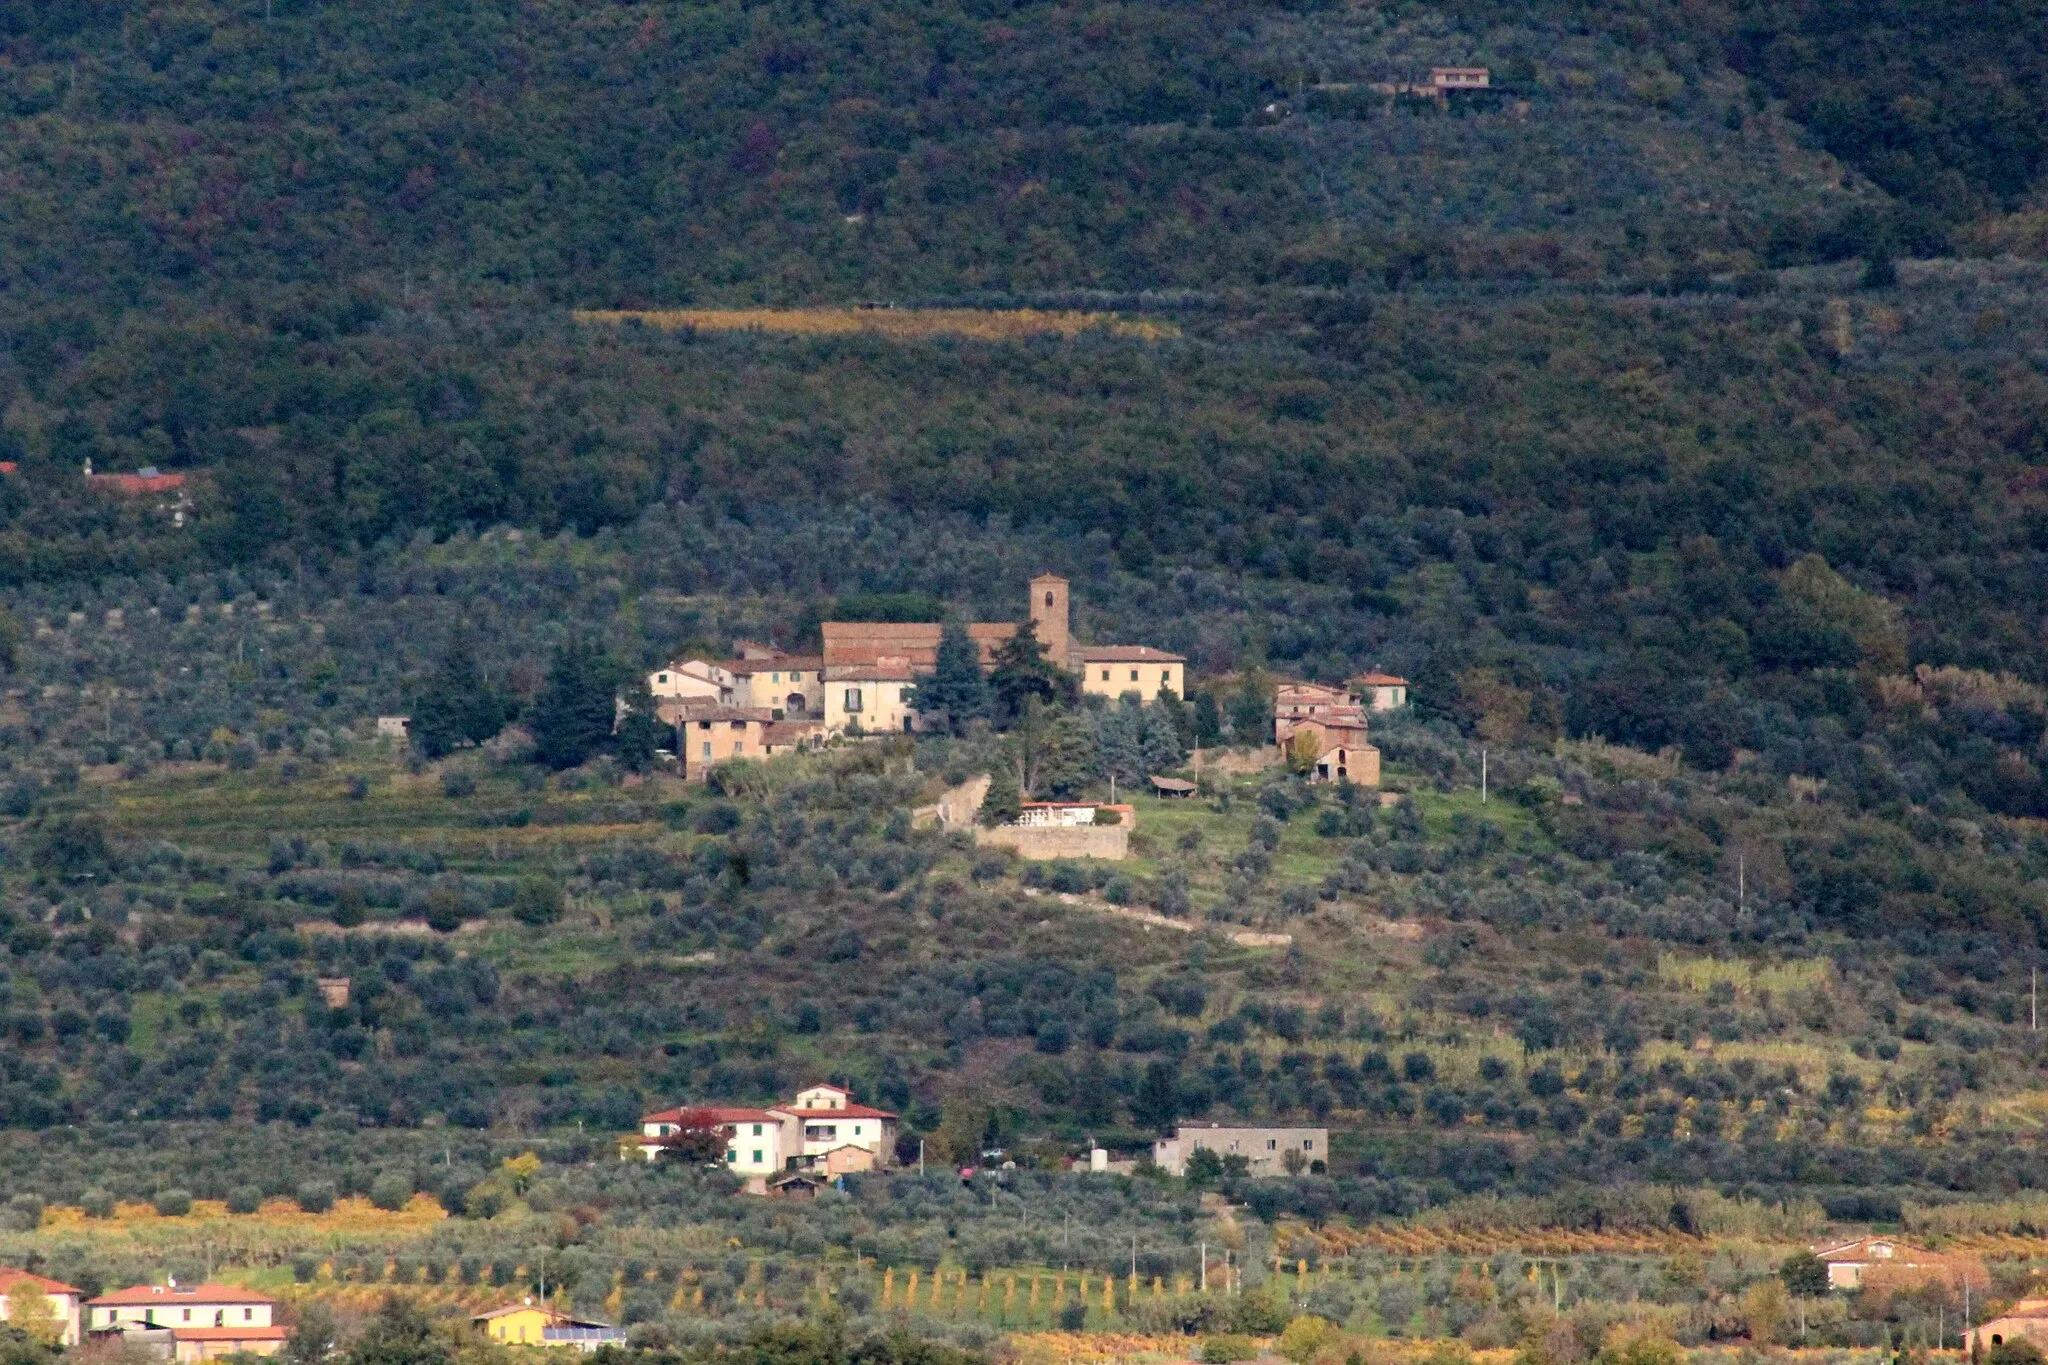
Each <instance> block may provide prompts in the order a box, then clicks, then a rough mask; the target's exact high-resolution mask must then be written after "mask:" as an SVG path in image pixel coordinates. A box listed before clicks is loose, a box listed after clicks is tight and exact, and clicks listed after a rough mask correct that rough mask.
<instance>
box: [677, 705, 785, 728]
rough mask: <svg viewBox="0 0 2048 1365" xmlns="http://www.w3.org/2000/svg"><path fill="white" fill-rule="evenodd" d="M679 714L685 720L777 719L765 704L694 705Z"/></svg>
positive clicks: (763, 720) (766, 720)
mask: <svg viewBox="0 0 2048 1365" xmlns="http://www.w3.org/2000/svg"><path fill="white" fill-rule="evenodd" d="M678 714H679V716H680V718H681V719H683V720H685V721H714V720H749V721H759V722H761V723H762V724H764V725H765V724H766V723H767V722H769V721H771V720H774V719H775V713H774V712H772V711H770V710H769V709H768V708H767V707H765V706H692V707H686V708H683V709H682V710H681V711H680V712H679V713H678Z"/></svg>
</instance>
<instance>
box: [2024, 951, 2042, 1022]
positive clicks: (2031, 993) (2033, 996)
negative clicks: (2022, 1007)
mask: <svg viewBox="0 0 2048 1365" xmlns="http://www.w3.org/2000/svg"><path fill="white" fill-rule="evenodd" d="M2027 1031H2028V1032H2029V1033H2039V1032H2040V1031H2041V969H2040V968H2039V967H2035V968H2034V969H2032V970H2031V971H2029V972H2028V973H2027Z"/></svg>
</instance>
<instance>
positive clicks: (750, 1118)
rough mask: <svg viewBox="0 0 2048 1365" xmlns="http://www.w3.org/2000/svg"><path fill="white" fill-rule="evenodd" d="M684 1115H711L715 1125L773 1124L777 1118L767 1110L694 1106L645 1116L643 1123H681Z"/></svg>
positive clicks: (712, 1105)
mask: <svg viewBox="0 0 2048 1365" xmlns="http://www.w3.org/2000/svg"><path fill="white" fill-rule="evenodd" d="M684 1114H709V1115H710V1116H711V1121H712V1122H714V1123H773V1122H775V1116H774V1115H773V1114H770V1113H769V1112H768V1111H767V1110H765V1109H727V1108H723V1107H721V1106H719V1105H715V1104H701V1105H700V1104H692V1105H685V1106H681V1107H678V1108H675V1109H663V1110H661V1111H660V1112H659V1113H654V1114H643V1115H642V1116H641V1118H640V1122H642V1123H680V1122H682V1118H683V1115H684Z"/></svg>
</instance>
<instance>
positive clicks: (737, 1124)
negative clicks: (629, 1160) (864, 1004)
mask: <svg viewBox="0 0 2048 1365" xmlns="http://www.w3.org/2000/svg"><path fill="white" fill-rule="evenodd" d="M706 1116H708V1118H709V1120H710V1122H711V1123H713V1124H714V1125H715V1126H716V1127H717V1128H718V1130H719V1131H720V1132H721V1133H722V1134H723V1135H724V1136H725V1139H726V1148H725V1164H726V1167H727V1169H729V1170H731V1171H732V1172H733V1174H735V1175H738V1176H741V1177H743V1178H745V1179H746V1181H747V1187H748V1189H749V1190H750V1191H752V1192H754V1193H763V1192H765V1191H766V1189H767V1179H768V1177H770V1176H775V1175H780V1174H782V1173H784V1172H786V1171H819V1172H823V1173H825V1174H827V1175H843V1174H845V1173H847V1172H849V1171H869V1170H875V1169H878V1168H880V1167H884V1166H893V1165H895V1164H896V1134H897V1125H898V1119H897V1116H896V1115H894V1114H892V1113H890V1112H889V1111H888V1110H886V1109H873V1108H870V1107H868V1106H867V1105H864V1104H859V1103H856V1102H855V1100H854V1098H853V1094H852V1092H851V1091H849V1090H847V1089H845V1088H844V1087H842V1086H837V1085H814V1086H810V1087H808V1088H807V1089H804V1090H800V1091H798V1092H797V1094H796V1097H795V1098H794V1099H793V1100H791V1101H790V1102H789V1103H788V1104H786V1105H773V1106H770V1107H768V1108H766V1109H747V1108H734V1107H728V1106H720V1105H682V1106H678V1107H677V1108H674V1109H663V1110H659V1111H657V1112H655V1113H652V1114H647V1115H643V1116H642V1117H641V1120H640V1132H639V1134H638V1135H637V1136H635V1137H633V1138H631V1139H628V1140H627V1141H626V1142H625V1143H623V1144H621V1150H620V1155H622V1156H630V1155H632V1154H633V1153H634V1152H635V1151H637V1152H638V1153H639V1154H640V1155H641V1157H643V1158H644V1159H645V1160H648V1161H653V1160H655V1159H656V1158H658V1157H659V1156H660V1155H661V1153H662V1151H663V1149H664V1148H665V1147H666V1146H667V1144H668V1141H669V1139H671V1138H673V1137H675V1136H676V1134H678V1133H680V1132H681V1131H682V1130H683V1128H684V1126H685V1125H686V1124H691V1123H702V1122H704V1121H705V1118H706Z"/></svg>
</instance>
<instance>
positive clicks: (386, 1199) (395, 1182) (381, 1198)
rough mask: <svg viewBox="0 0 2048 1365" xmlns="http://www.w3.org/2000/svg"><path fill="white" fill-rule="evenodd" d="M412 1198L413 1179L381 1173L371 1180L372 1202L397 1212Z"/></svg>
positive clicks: (388, 1210)
mask: <svg viewBox="0 0 2048 1365" xmlns="http://www.w3.org/2000/svg"><path fill="white" fill-rule="evenodd" d="M410 1198H412V1181H410V1180H408V1179H406V1178H405V1177H404V1176H402V1175H380V1176H378V1177H377V1178H376V1179H375V1180H373V1181H371V1182H370V1203H372V1204H373V1205H375V1206H376V1207H378V1208H380V1209H383V1210H385V1211H386V1212H389V1213H396V1212H397V1211H398V1210H400V1209H402V1208H404V1207H405V1202H406V1200H408V1199H410Z"/></svg>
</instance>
